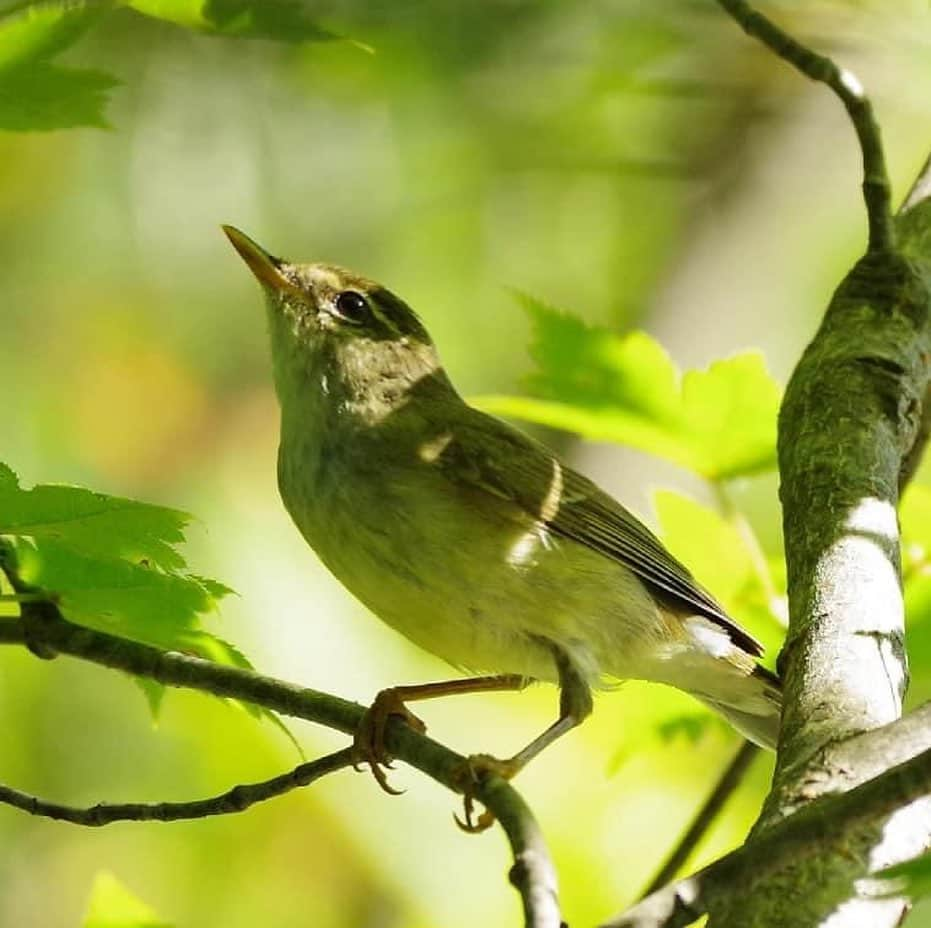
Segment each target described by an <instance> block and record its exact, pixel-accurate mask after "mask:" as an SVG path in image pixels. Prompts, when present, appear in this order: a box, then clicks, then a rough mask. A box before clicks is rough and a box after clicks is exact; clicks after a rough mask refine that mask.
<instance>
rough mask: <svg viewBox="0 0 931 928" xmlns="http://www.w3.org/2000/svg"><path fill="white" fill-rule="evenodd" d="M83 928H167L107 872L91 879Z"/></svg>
mask: <svg viewBox="0 0 931 928" xmlns="http://www.w3.org/2000/svg"><path fill="white" fill-rule="evenodd" d="M83 928H171V925H169V924H168V922H165V921H162V919H160V918H159V917H158V916H157V915H156V913H155V911H154V910H153V909H151V908H150V907H149V906H148V905H146V904H145V903H144V902H142V901H141V900H140V899H138V898H137V897H136V896H134V895H133V894H132V893H131V892H130V891H129V890H128V889H127V888H126V887H125V886H123V884H122V883H120V881H119V880H118V879H117V878H116V877H115V876H114V875H113V874H112V873H110V872H109V871H107V870H103V871H101V872H99V873H98V874H97V876H96V877H95V878H94V885H93V888H92V889H91V897H90V901H89V903H88V906H87V914H86V915H85V916H84V923H83Z"/></svg>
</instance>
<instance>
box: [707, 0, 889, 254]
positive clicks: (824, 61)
mask: <svg viewBox="0 0 931 928" xmlns="http://www.w3.org/2000/svg"><path fill="white" fill-rule="evenodd" d="M718 3H719V4H720V5H721V7H723V8H724V10H725V11H727V13H729V14H730V15H731V17H733V19H735V20H736V21H737V23H738V24H739V25H740V27H741V28H742V29H743V30H744V32H746V33H747V35H750V36H753V37H754V38H756V39H759V40H760V41H761V42H762V43H763V44H764V45H765V46H766V47H767V48H769V49H770V50H771V51H773V52H775V54H777V55H778V56H779V57H780V58H782V59H783V60H784V61H788V62H789V64H791V65H793V66H794V67H795V68H796V69H797V70H799V71H801V72H802V74H804V75H805V76H806V77H809V78H811V79H812V80H813V81H818V82H819V83H821V84H826V85H827V86H828V87H830V88H831V90H833V91H834V93H835V94H837V96H838V97H839V98H840V100H841V102H842V103H843V104H844V107H845V108H846V110H847V113H848V114H849V116H850V121H851V122H852V123H853V127H854V129H855V131H856V133H857V140H858V142H859V143H860V151H861V153H862V155H863V199H864V201H865V202H866V213H867V220H868V223H869V251H870V252H881V251H891V250H892V249H893V248H894V247H895V228H894V226H893V223H892V206H891V202H892V195H891V190H890V186H889V177H888V174H887V172H886V159H885V155H884V154H883V147H882V138H881V135H880V131H879V124H878V123H877V122H876V119H875V117H874V115H873V105H872V103H871V102H870V100H869V98H868V97H867V96H866V94H865V93H864V92H863V87H862V85H861V84H860V81H859V80H857V78H856V77H855V76H854V75H853V74H852V73H851V72H850V71H848V70H847V69H846V68H839V67H838V66H837V65H836V64H835V63H834V62H833V61H832V60H831V59H830V58H828V57H826V56H824V55H819V54H817V53H816V52H814V51H812V50H811V49H810V48H807V47H806V46H805V45H802V43H801V42H799V41H797V40H796V39H793V38H792V36H790V35H789V34H788V33H786V32H783V31H782V29H780V28H779V27H778V26H777V25H776V24H775V23H773V22H771V21H770V20H769V19H767V18H766V17H765V16H763V14H762V13H759V12H757V11H756V10H754V9H753V8H752V7H751V6H750V4H749V3H745V2H744V0H718Z"/></svg>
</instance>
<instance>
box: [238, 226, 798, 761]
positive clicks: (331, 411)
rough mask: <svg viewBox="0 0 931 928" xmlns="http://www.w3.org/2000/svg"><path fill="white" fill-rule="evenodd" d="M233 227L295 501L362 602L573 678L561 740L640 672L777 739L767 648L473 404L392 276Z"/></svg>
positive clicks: (321, 552)
mask: <svg viewBox="0 0 931 928" xmlns="http://www.w3.org/2000/svg"><path fill="white" fill-rule="evenodd" d="M227 234H228V235H229V236H230V238H231V240H232V242H233V244H234V245H235V246H236V248H237V250H238V251H239V252H240V254H241V255H242V257H243V258H244V259H245V260H246V262H247V263H248V264H249V266H250V268H251V269H252V271H253V273H254V274H255V275H256V277H257V278H258V279H259V281H260V283H262V285H263V288H264V289H265V292H266V297H267V307H268V324H269V331H270V337H271V347H272V358H273V363H274V375H275V386H276V390H277V393H278V398H279V402H280V404H281V445H280V450H279V460H278V477H279V487H280V490H281V495H282V498H283V500H284V503H285V506H286V507H287V509H288V511H289V513H290V514H291V516H292V518H293V520H294V522H295V524H296V525H297V527H298V529H299V530H300V531H301V533H302V534H303V535H304V537H305V538H306V539H307V541H308V543H309V544H310V546H311V547H312V548H313V549H314V551H315V552H316V553H317V554H318V556H319V557H320V558H321V560H323V562H324V563H325V564H326V565H327V567H329V569H330V570H331V571H332V572H333V573H334V574H335V575H336V577H337V578H338V579H339V580H340V581H341V582H342V583H343V584H344V585H345V586H346V587H347V588H348V589H349V590H350V591H351V592H352V593H353V594H354V595H356V596H357V597H358V598H359V599H360V600H361V601H362V602H363V603H365V604H366V605H367V606H368V607H369V608H370V609H371V610H372V611H373V612H374V613H375V614H376V615H378V616H379V617H380V618H382V619H383V620H384V621H386V622H387V623H388V624H389V625H391V626H393V627H394V628H396V629H397V630H398V631H400V632H401V633H402V634H404V635H405V636H406V637H408V638H409V639H411V640H412V641H414V642H416V643H417V644H419V645H420V646H421V647H423V648H425V649H426V650H428V651H431V652H432V653H434V654H437V655H438V656H440V657H442V658H444V659H445V660H447V661H449V662H450V663H451V664H453V665H454V666H456V667H459V668H462V669H464V670H469V671H472V672H482V673H494V674H520V675H522V676H525V677H529V678H533V679H540V680H549V681H553V682H558V683H559V684H560V686H561V687H562V689H563V699H562V710H563V711H562V715H563V716H564V717H566V718H568V724H567V725H564V726H562V728H560V731H559V732H558V733H561V732H562V731H563V730H566V729H567V728H568V727H571V725H572V724H575V723H577V722H578V721H581V718H582V717H584V715H585V714H587V712H588V711H589V708H590V705H591V702H590V697H589V688H590V687H597V686H600V685H604V684H605V683H610V682H611V681H613V680H617V679H626V678H639V679H645V680H654V681H657V682H660V683H666V684H669V685H672V686H676V687H678V688H680V689H683V690H685V691H687V692H690V693H692V694H693V695H694V696H696V697H697V698H699V699H701V700H702V701H704V702H705V703H707V704H708V705H710V706H712V707H713V708H715V709H717V710H718V711H720V712H722V713H723V714H724V715H725V716H726V717H727V718H728V719H729V720H730V721H731V722H732V723H733V724H734V725H735V727H737V728H738V729H739V730H741V731H742V732H743V733H744V734H746V735H747V736H748V737H750V738H752V739H753V740H755V741H757V742H758V743H760V744H763V745H764V746H767V747H773V746H774V744H775V740H776V736H777V733H778V724H779V712H780V697H779V688H778V682H777V681H776V679H775V678H774V677H773V676H772V675H771V674H769V673H768V672H767V671H764V670H762V668H760V667H759V666H758V665H757V664H756V661H755V660H754V658H755V657H756V656H758V655H759V654H760V650H761V649H760V646H759V645H758V644H757V642H756V641H755V640H754V639H753V638H752V637H751V636H750V635H748V634H747V633H746V632H745V631H743V629H741V628H740V627H739V626H738V625H737V624H736V623H734V621H733V620H732V619H731V618H730V617H729V616H728V615H727V614H726V613H725V611H724V609H723V608H722V607H721V606H720V604H718V603H717V602H716V601H715V600H714V598H713V597H712V596H711V595H710V594H709V593H708V592H706V591H705V590H704V589H702V587H701V586H700V585H699V584H698V583H697V582H696V581H695V580H694V578H693V577H692V575H691V574H690V573H689V572H688V570H686V568H685V567H683V566H682V565H681V564H680V563H679V562H678V561H677V560H676V559H675V558H674V557H673V556H672V555H671V554H670V553H669V552H668V551H667V550H666V549H665V548H664V547H663V545H662V544H661V543H660V542H659V540H658V539H657V538H656V537H655V536H654V535H653V534H652V533H651V532H649V530H647V529H646V528H645V527H644V526H643V525H642V524H641V523H640V522H639V521H638V520H637V519H636V518H635V517H634V516H633V515H631V514H630V513H629V512H628V511H627V510H626V509H624V507H623V506H621V505H620V504H619V503H618V502H616V501H615V500H614V499H613V498H612V497H610V496H609V495H608V494H606V493H605V492H603V491H602V490H600V489H599V488H598V487H597V486H595V485H594V484H593V483H592V482H591V481H589V480H587V479H586V478H585V477H583V476H581V475H580V474H578V473H576V472H575V471H574V470H572V468H570V467H568V466H567V465H566V464H564V463H563V462H562V461H560V460H559V459H558V458H557V457H556V456H555V455H554V454H553V453H552V452H550V451H549V450H548V449H547V448H546V447H544V446H543V445H542V444H540V443H539V442H537V441H535V440H533V439H532V438H530V437H529V436H527V435H525V434H524V433H522V432H520V431H519V430H517V429H515V428H512V427H511V426H509V425H507V424H506V423H504V422H501V421H499V420H497V419H495V418H492V417H491V416H488V415H485V414H484V413H482V412H479V411H478V410H476V409H473V408H472V407H470V406H469V405H468V404H467V403H465V402H464V401H463V399H462V398H461V397H460V396H459V394H458V393H457V392H456V390H455V388H454V387H453V385H452V383H451V382H450V381H449V378H448V377H447V375H446V373H445V371H444V370H443V368H442V366H441V364H440V361H439V358H438V355H437V352H436V349H435V347H434V345H433V342H432V341H431V339H430V337H429V335H428V333H427V331H426V330H425V328H424V327H423V325H422V323H421V322H420V320H419V319H418V318H417V316H416V315H415V314H414V312H413V311H412V310H411V309H410V308H409V307H408V306H407V305H406V304H405V303H404V302H402V301H401V300H400V299H398V297H396V296H395V295H394V294H392V293H391V292H390V291H388V290H386V289H385V288H384V287H382V286H381V285H380V284H377V283H375V282H374V281H370V280H367V279H366V278H363V277H360V276H358V275H355V274H353V273H351V272H349V271H345V270H343V269H341V268H337V267H333V266H329V265H322V264H304V265H300V264H290V263H286V262H284V261H281V260H279V259H276V258H273V257H271V256H270V255H268V254H267V253H266V252H264V251H263V250H262V249H261V248H259V246H257V245H256V244H255V243H254V242H252V241H251V240H249V239H248V238H246V237H245V236H244V235H242V233H240V232H237V231H236V230H232V229H227ZM570 716H571V718H570ZM541 746H542V745H541ZM534 753H535V751H534Z"/></svg>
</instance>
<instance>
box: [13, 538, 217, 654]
mask: <svg viewBox="0 0 931 928" xmlns="http://www.w3.org/2000/svg"><path fill="white" fill-rule="evenodd" d="M16 554H17V559H18V561H19V571H20V575H21V576H22V578H23V580H25V581H26V582H27V583H29V584H31V585H32V586H35V587H37V588H39V589H41V590H44V591H46V592H48V593H50V594H52V595H53V596H55V597H56V599H57V601H58V603H59V606H60V608H61V610H62V612H63V613H64V614H65V615H66V616H67V617H68V618H69V619H71V620H73V621H74V622H77V623H78V624H79V625H86V626H88V627H89V628H96V629H99V630H100V631H106V632H113V633H115V634H118V635H123V636H125V637H127V638H133V639H134V640H136V641H142V642H145V643H146V644H152V645H156V646H157V647H162V648H169V649H174V650H191V651H195V652H196V649H197V645H198V639H199V637H200V636H201V635H203V634H204V633H203V632H201V631H200V630H199V622H200V616H201V615H203V614H204V613H207V612H210V611H212V610H214V608H215V607H216V598H215V597H214V596H213V594H212V593H211V592H210V590H208V589H207V588H206V587H205V586H204V585H203V584H202V583H201V582H200V581H198V580H197V579H196V578H195V577H191V576H188V575H185V574H180V573H175V572H165V571H162V570H159V569H157V568H156V567H153V566H149V565H146V564H143V563H134V562H132V561H126V560H103V559H101V558H99V557H88V556H85V555H84V554H83V553H81V552H79V551H77V550H75V549H74V548H72V547H70V546H68V545H65V544H62V543H61V542H58V541H52V540H43V541H42V542H41V543H40V544H39V545H38V546H37V545H36V544H35V543H34V542H27V541H24V540H20V541H19V542H18V543H17V545H16Z"/></svg>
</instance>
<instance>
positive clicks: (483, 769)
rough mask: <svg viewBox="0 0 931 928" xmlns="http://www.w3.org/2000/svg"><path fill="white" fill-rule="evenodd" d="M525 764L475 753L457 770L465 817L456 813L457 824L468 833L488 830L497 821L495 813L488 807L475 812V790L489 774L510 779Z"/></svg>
mask: <svg viewBox="0 0 931 928" xmlns="http://www.w3.org/2000/svg"><path fill="white" fill-rule="evenodd" d="M522 766H523V764H521V763H519V762H518V761H517V760H516V759H515V758H509V759H508V760H501V759H500V758H497V757H492V756H491V755H490V754H473V755H472V756H471V757H469V758H467V759H466V761H465V763H464V764H463V765H462V767H461V769H460V770H459V771H457V780H458V782H459V786H460V788H461V790H462V811H463V818H459V816H458V815H454V816H453V818H454V819H455V820H456V824H457V825H458V826H459V827H460V828H461V829H462V830H463V831H464V832H466V833H467V834H470V835H477V834H481V832H483V831H487V830H488V829H489V828H491V826H492V825H493V824H494V823H495V817H494V815H493V814H492V813H491V812H489V811H488V809H486V810H485V811H484V812H482V813H480V814H479V815H478V816H476V814H475V791H476V789H477V787H478V785H479V784H480V783H481V782H482V780H484V779H486V778H487V777H489V776H497V777H501V778H502V779H504V780H510V779H512V778H513V777H515V776H517V773H518V772H519V771H520V769H521V767H522Z"/></svg>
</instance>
